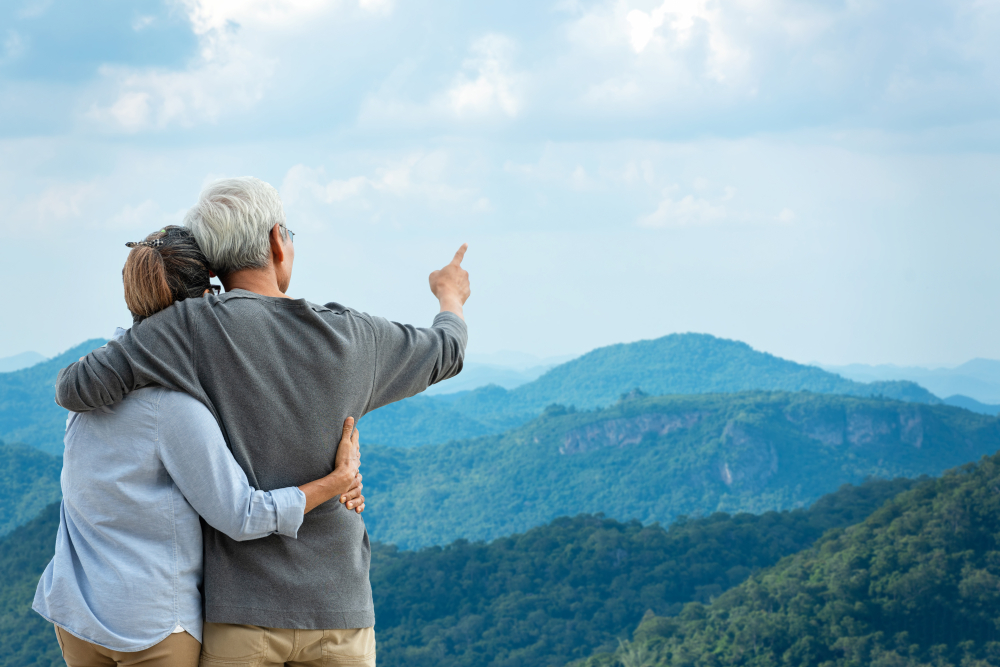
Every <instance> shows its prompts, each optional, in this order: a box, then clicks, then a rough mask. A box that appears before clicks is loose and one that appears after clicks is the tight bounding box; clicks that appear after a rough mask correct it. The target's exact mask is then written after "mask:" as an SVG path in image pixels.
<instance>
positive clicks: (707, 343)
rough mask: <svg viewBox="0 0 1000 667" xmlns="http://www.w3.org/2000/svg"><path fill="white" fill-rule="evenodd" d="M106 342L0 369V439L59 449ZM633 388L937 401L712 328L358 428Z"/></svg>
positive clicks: (498, 428)
mask: <svg viewBox="0 0 1000 667" xmlns="http://www.w3.org/2000/svg"><path fill="white" fill-rule="evenodd" d="M104 343H105V341H104V340H101V339H95V340H90V341H87V342H85V343H82V344H81V345H78V346H77V347H75V348H73V349H72V350H69V351H67V352H65V353H63V354H61V355H59V356H58V357H55V358H54V359H50V360H49V361H46V362H44V363H41V364H38V365H36V366H32V367H31V368H27V369H24V370H20V371H15V372H13V373H0V439H2V440H6V441H7V442H23V443H25V444H29V445H32V446H35V447H38V448H39V449H41V450H43V451H46V452H49V453H51V454H60V453H61V452H62V435H63V429H64V427H65V415H66V413H65V411H63V410H61V409H60V408H59V407H58V406H57V405H55V403H54V402H53V397H54V387H53V385H54V383H55V379H56V376H57V375H58V373H59V370H60V369H61V368H63V367H64V366H66V365H68V364H69V363H71V362H73V361H76V360H77V358H79V357H81V356H83V355H84V354H86V353H87V352H89V351H91V350H93V349H94V348H96V347H99V346H100V345H103V344H104ZM636 388H638V389H641V390H642V391H644V392H645V393H647V394H650V395H667V394H705V393H729V392H739V391H745V390H768V391H811V392H815V393H828V394H830V393H832V394H843V395H849V396H884V397H886V398H894V399H899V400H905V401H911V402H918V403H928V404H934V403H940V401H939V400H938V399H937V398H936V397H935V396H933V395H932V394H930V393H929V392H927V391H926V390H925V389H923V388H922V387H920V386H918V385H916V384H913V383H911V382H878V383H873V384H863V383H860V382H853V381H851V380H846V379H844V378H842V377H840V376H839V375H834V374H833V373H828V372H827V371H824V370H822V369H820V368H816V367H814V366H803V365H802V364H797V363H795V362H792V361H788V360H786V359H779V358H778V357H775V356H772V355H770V354H766V353H763V352H757V351H756V350H754V349H752V348H751V347H750V346H749V345H747V344H745V343H740V342H737V341H731V340H724V339H721V338H715V337H713V336H709V335H706V334H673V335H670V336H664V337H663V338H658V339H656V340H649V341H640V342H638V343H627V344H621V345H612V346H610V347H603V348H600V349H597V350H594V351H593V352H590V353H588V354H585V355H583V356H582V357H579V358H577V359H574V360H573V361H570V362H567V363H565V364H562V365H561V366H557V367H555V368H553V369H552V370H550V371H549V372H547V373H546V374H545V375H543V376H542V377H540V378H538V379H537V380H535V381H534V382H530V383H528V384H526V385H522V386H520V387H517V388H516V389H512V390H506V389H503V388H501V387H497V386H488V387H481V388H479V389H476V390H474V391H470V392H461V393H458V394H449V395H442V396H416V397H414V398H410V399H407V400H405V401H401V402H399V403H394V404H392V405H388V406H386V407H384V408H381V409H379V410H376V411H375V412H373V413H371V414H370V415H368V416H366V417H365V418H364V419H363V420H362V421H361V422H360V426H361V428H362V429H363V432H364V434H365V438H366V440H367V441H368V442H376V443H379V444H387V445H394V446H413V445H424V444H436V443H442V442H448V441H450V440H458V439H463V438H474V437H477V436H482V435H494V434H499V433H503V432H505V431H507V430H509V429H511V428H516V427H518V426H520V425H522V424H524V423H525V422H527V421H529V420H530V419H533V418H534V417H537V416H538V415H539V414H541V412H542V410H544V409H545V407H546V406H548V405H551V404H553V403H559V404H562V405H567V406H575V407H577V408H579V409H593V408H597V407H605V406H608V405H611V404H612V403H614V402H615V401H616V400H617V399H618V398H619V397H620V396H621V395H622V394H624V393H627V392H630V391H632V390H634V389H636Z"/></svg>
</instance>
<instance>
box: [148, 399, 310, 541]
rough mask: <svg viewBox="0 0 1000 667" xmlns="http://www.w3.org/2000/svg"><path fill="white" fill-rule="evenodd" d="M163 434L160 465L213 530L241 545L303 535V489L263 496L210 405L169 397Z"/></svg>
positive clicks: (160, 415) (160, 424)
mask: <svg viewBox="0 0 1000 667" xmlns="http://www.w3.org/2000/svg"><path fill="white" fill-rule="evenodd" d="M157 429H158V432H159V438H158V443H157V447H158V452H159V456H160V460H161V461H163V465H164V467H165V468H166V469H167V472H168V473H169V474H170V477H171V478H172V479H173V481H174V484H176V485H177V488H178V489H179V490H180V492H181V493H182V494H183V495H184V498H185V499H186V500H187V501H188V502H189V503H190V504H191V506H192V507H193V508H194V509H195V511H196V512H198V514H200V515H201V517H202V518H203V519H205V521H206V522H208V524H209V525H210V526H212V527H213V528H215V529H216V530H218V531H220V532H222V533H224V534H225V535H228V536H229V537H231V538H232V539H234V540H239V541H243V540H253V539H257V538H260V537H267V536H268V535H274V534H278V535H284V536H285V537H293V538H294V537H297V536H298V530H299V527H300V526H301V525H302V519H303V516H304V514H305V507H306V496H305V494H304V493H303V492H302V491H301V490H300V489H299V488H297V487H285V488H281V489H275V490H272V491H262V490H259V489H255V488H253V487H252V486H250V482H249V480H248V479H247V476H246V473H245V472H244V471H243V469H242V468H240V466H239V464H237V463H236V459H234V458H233V455H232V452H230V451H229V448H228V447H227V446H226V441H225V439H224V438H223V436H222V430H221V429H220V428H219V425H218V423H217V422H216V421H215V418H214V417H212V413H211V412H209V411H208V409H207V408H206V407H205V406H204V405H202V404H201V403H199V402H198V401H197V400H195V399H194V398H192V397H190V396H188V395H186V394H184V393H181V392H175V391H167V392H163V394H162V398H161V399H160V402H159V405H158V406H157Z"/></svg>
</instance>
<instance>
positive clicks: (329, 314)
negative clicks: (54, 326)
mask: <svg viewBox="0 0 1000 667" xmlns="http://www.w3.org/2000/svg"><path fill="white" fill-rule="evenodd" d="M465 342H466V330H465V324H464V322H463V321H462V320H461V318H459V317H457V316H455V315H453V314H451V313H442V314H440V315H438V317H437V318H436V319H435V324H434V327H433V328H431V329H415V328H413V327H404V326H401V325H398V324H393V323H390V322H388V321H386V320H383V319H381V318H373V317H370V316H367V315H364V314H362V313H358V312H356V311H352V310H350V309H348V308H344V307H342V306H339V305H337V304H328V305H327V306H317V305H314V304H311V303H309V302H306V301H304V300H293V299H282V298H276V297H265V296H260V295H257V294H254V293H252V292H246V291H243V290H236V291H234V292H230V293H227V294H225V295H222V296H220V297H215V296H207V297H204V298H201V299H188V300H185V301H182V302H180V303H177V304H175V305H173V306H171V307H170V308H167V309H166V310H164V311H162V312H160V313H158V314H156V315H154V316H152V317H150V318H149V319H147V320H145V321H143V322H141V323H139V324H138V325H136V326H135V327H133V329H132V331H131V332H130V333H129V334H128V335H127V336H125V337H123V338H121V339H119V340H117V341H112V342H111V343H109V345H108V346H107V347H106V348H102V349H101V350H97V351H95V352H94V353H91V354H90V355H88V357H87V358H86V359H85V360H84V361H83V362H80V363H78V364H74V365H73V366H71V367H69V368H67V369H66V370H64V371H63V373H61V374H60V376H59V380H58V382H57V392H56V395H57V401H58V402H59V404H60V405H63V407H67V408H69V409H71V410H76V411H85V410H88V409H93V408H96V407H99V406H100V405H105V404H108V403H113V402H116V401H117V400H120V399H121V396H122V395H123V394H124V392H127V391H130V390H132V389H135V388H137V387H139V386H144V385H146V384H161V385H163V386H166V387H168V388H171V389H178V390H181V391H186V392H188V393H190V394H191V395H193V396H195V397H196V398H198V399H199V400H202V401H203V402H205V403H206V405H208V406H209V408H210V409H212V410H213V412H214V413H215V414H216V416H217V417H218V418H219V421H220V423H221V425H222V428H223V431H224V433H225V435H226V439H227V442H228V443H229V445H230V447H231V449H232V450H233V454H234V456H235V457H236V460H237V462H239V464H240V466H241V467H242V468H243V469H244V470H245V471H246V473H247V477H248V478H249V480H250V483H251V485H253V486H255V487H256V488H259V489H265V490H266V489H274V488H280V487H284V486H292V485H298V484H303V483H305V482H308V481H311V480H313V479H316V478H319V477H322V476H323V475H325V474H327V473H329V472H330V471H331V470H332V469H333V462H334V456H335V454H336V448H337V443H338V441H339V438H340V433H341V429H340V425H341V424H342V423H343V421H344V419H345V418H346V417H348V416H355V417H360V416H362V415H363V414H365V413H366V412H369V411H371V410H373V409H375V408H377V407H380V406H382V405H385V404H386V403H390V402H393V401H396V400H400V399H402V398H405V397H407V396H411V395H413V394H415V393H418V392H420V391H422V390H423V389H425V388H426V387H427V386H429V385H430V384H433V383H435V382H438V381H440V380H443V379H446V378H448V377H451V376H452V375H454V374H456V373H457V372H459V371H460V370H461V367H462V358H463V355H464V348H465ZM205 545H206V547H205V548H206V559H205V582H206V590H205V593H206V607H207V609H206V611H207V615H206V620H208V621H210V622H215V623H236V624H247V625H260V626H267V627H277V628H308V629H327V628H329V629H333V628H362V627H370V626H371V625H373V624H374V620H375V619H374V611H373V608H372V599H371V589H370V586H369V583H368V565H369V555H370V550H369V543H368V535H367V532H366V531H365V525H364V520H363V519H362V518H361V516H360V515H357V514H355V513H354V512H353V511H350V510H347V509H346V508H345V507H344V506H343V505H341V504H340V503H327V504H325V505H322V506H320V507H319V508H317V509H315V510H313V511H312V512H310V513H309V514H308V515H307V516H306V520H305V522H304V523H303V525H302V527H301V529H300V530H299V537H298V540H287V539H285V538H282V537H280V536H272V537H268V538H265V539H262V540H257V541H256V542H253V543H240V542H235V541H233V540H230V539H229V538H227V537H225V536H224V535H221V534H220V533H217V532H216V531H214V530H211V529H207V530H206V540H205Z"/></svg>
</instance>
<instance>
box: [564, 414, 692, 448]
mask: <svg viewBox="0 0 1000 667" xmlns="http://www.w3.org/2000/svg"><path fill="white" fill-rule="evenodd" d="M704 416H705V413H703V412H688V413H685V414H679V415H670V414H658V413H652V414H643V415H638V416H636V417H628V418H624V419H608V420H605V421H600V422H595V423H593V424H587V425H586V426H583V427H581V428H577V429H573V430H572V431H569V432H567V433H566V434H565V435H564V436H563V441H562V446H560V447H559V453H560V454H565V455H572V454H582V453H583V452H587V451H591V450H594V449H598V448H600V447H619V448H621V447H627V446H628V445H635V444H638V443H639V442H640V441H642V438H643V437H644V436H645V435H646V434H647V433H653V434H655V435H667V434H669V433H671V432H673V431H677V430H680V429H689V428H691V427H692V426H694V425H695V424H697V423H698V421H699V420H700V419H701V418H702V417H704Z"/></svg>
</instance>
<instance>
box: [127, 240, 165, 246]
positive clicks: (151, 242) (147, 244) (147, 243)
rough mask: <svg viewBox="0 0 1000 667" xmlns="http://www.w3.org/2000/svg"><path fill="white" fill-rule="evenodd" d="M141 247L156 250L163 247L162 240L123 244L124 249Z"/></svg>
mask: <svg viewBox="0 0 1000 667" xmlns="http://www.w3.org/2000/svg"><path fill="white" fill-rule="evenodd" d="M141 245H143V246H146V247H147V248H157V247H159V246H161V245H163V239H153V240H152V241H129V242H128V243H126V244H125V247H126V248H138V247H139V246H141Z"/></svg>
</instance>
